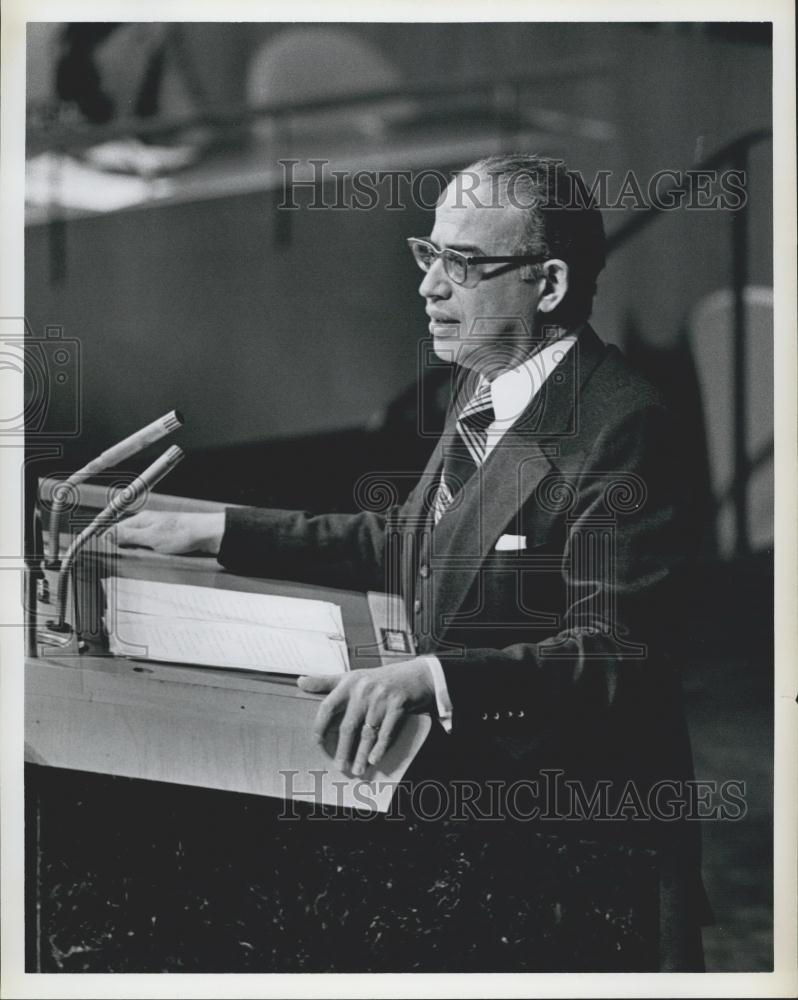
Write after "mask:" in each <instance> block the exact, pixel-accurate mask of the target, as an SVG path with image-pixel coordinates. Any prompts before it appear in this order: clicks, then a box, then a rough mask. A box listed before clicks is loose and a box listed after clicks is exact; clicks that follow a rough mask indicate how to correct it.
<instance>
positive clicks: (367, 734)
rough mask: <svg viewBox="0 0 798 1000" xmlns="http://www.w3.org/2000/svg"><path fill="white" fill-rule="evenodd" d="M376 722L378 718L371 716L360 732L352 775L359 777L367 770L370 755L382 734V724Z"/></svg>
mask: <svg viewBox="0 0 798 1000" xmlns="http://www.w3.org/2000/svg"><path fill="white" fill-rule="evenodd" d="M375 720H376V716H374V717H371V716H369V717H368V718H367V719H366V721H365V722H364V723H363V728H362V729H361V730H360V743H359V744H358V748H357V753H356V754H355V762H354V764H353V765H352V774H355V775H358V776H359V775H361V774H362V773H363V772H364V771H365V770H366V764H367V763H368V756H369V753H370V752H371V749H372V748H373V746H374V744H375V743H376V742H377V738H378V736H379V732H380V723H379V722H378V721H375Z"/></svg>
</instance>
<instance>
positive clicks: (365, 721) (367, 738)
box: [297, 659, 435, 775]
mask: <svg viewBox="0 0 798 1000" xmlns="http://www.w3.org/2000/svg"><path fill="white" fill-rule="evenodd" d="M297 685H298V686H299V687H300V688H302V690H303V691H313V692H321V693H326V692H329V693H328V694H327V697H326V698H325V699H324V701H323V702H322V703H321V705H320V706H319V710H318V712H317V714H316V721H315V723H314V726H313V733H314V735H315V737H316V739H317V740H318V741H319V743H323V742H324V736H325V733H326V732H327V730H328V728H329V727H330V724H331V723H332V721H333V720H334V719H336V718H340V723H339V726H338V748H337V750H336V752H335V763H336V765H337V766H338V767H339V768H340V769H341V770H342V771H344V770H346V768H347V767H348V766H349V763H350V761H354V763H353V764H352V773H353V774H355V775H361V774H363V772H364V771H365V770H366V764H367V763H368V764H377V763H379V761H380V760H381V759H382V757H383V755H384V754H385V751H386V750H387V749H388V747H389V746H390V745H391V743H392V742H393V739H394V737H395V736H396V734H397V732H398V730H399V726H400V724H401V722H402V720H403V719H404V717H405V716H406V715H409V714H410V713H411V712H424V711H426V710H427V709H430V708H432V707H433V706H434V704H435V688H434V686H433V683H432V675H431V674H430V669H429V667H428V666H427V664H426V663H425V661H424V660H420V659H416V660H405V661H403V662H401V663H391V664H388V666H385V667H375V668H374V669H373V670H354V671H352V672H351V673H348V674H343V675H342V674H325V675H323V676H321V677H300V678H299V679H298V680H297Z"/></svg>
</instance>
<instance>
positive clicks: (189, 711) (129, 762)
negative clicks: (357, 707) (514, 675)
mask: <svg viewBox="0 0 798 1000" xmlns="http://www.w3.org/2000/svg"><path fill="white" fill-rule="evenodd" d="M44 489H45V493H46V484H45V487H44ZM102 494H103V491H102V490H101V489H100V488H98V487H91V486H88V487H87V486H83V487H82V488H81V506H85V507H88V508H90V509H91V508H93V507H97V508H99V507H102V506H103V505H104V503H105V502H106V501H105V499H104V498H103V496H102ZM175 507H182V508H183V509H191V510H195V511H210V510H219V509H220V508H221V505H220V504H213V503H208V502H204V501H188V500H183V499H178V498H173V497H168V496H159V495H158V494H153V496H152V497H151V498H150V500H149V501H148V508H149V509H174V508H175ZM109 575H115V576H123V577H128V578H133V579H137V580H157V581H160V582H163V583H177V584H192V585H195V586H203V587H216V588H221V589H226V590H238V591H248V592H252V593H261V594H278V595H281V596H286V597H299V598H310V599H315V600H323V601H329V602H331V603H333V604H337V605H338V606H339V607H340V608H341V614H342V618H343V622H344V630H345V633H346V641H347V648H348V654H349V662H350V667H351V669H353V670H358V669H364V668H368V667H375V666H380V665H381V664H384V663H388V662H391V661H397V660H400V659H403V658H404V659H406V658H407V657H408V656H409V655H412V649H413V647H412V635H411V634H410V632H409V630H408V628H407V623H406V620H405V612H404V606H403V603H402V601H401V599H400V598H399V597H397V596H395V595H389V594H377V593H370V594H362V593H357V592H354V591H345V590H337V589H333V588H330V587H318V586H308V585H305V584H298V583H287V582H285V581H279V580H266V579H259V578H254V577H242V576H237V575H235V574H232V573H229V572H227V571H226V570H224V569H223V568H222V567H221V566H220V565H219V563H218V562H217V561H216V560H215V559H213V558H204V557H196V556H164V555H160V554H157V553H154V552H151V551H149V550H145V549H135V550H131V549H116V548H115V547H114V546H113V545H112V544H111V542H110V541H106V542H105V544H104V545H103V546H102V548H101V550H100V551H97V550H96V549H95V550H94V551H93V552H92V553H90V554H88V555H87V557H86V558H85V559H84V560H83V562H82V564H81V567H80V569H79V572H78V574H76V590H77V596H78V601H77V605H78V607H77V611H76V610H75V608H74V607H73V608H72V614H73V617H75V615H77V617H78V619H79V620H80V623H81V626H82V636H83V638H88V639H89V650H88V652H85V653H78V652H77V650H76V649H75V648H74V647H73V648H69V647H67V648H65V649H63V650H57V649H53V650H50V651H49V653H48V654H46V655H44V656H39V657H38V658H28V660H27V661H26V671H25V711H26V727H25V753H26V760H27V761H29V762H31V763H36V764H44V765H47V766H50V767H59V768H67V769H72V770H78V771H89V772H93V773H97V774H107V775H116V776H122V777H128V778H140V779H146V780H150V781H165V782H171V783H176V784H181V785H193V786H200V787H205V788H213V789H217V790H220V791H230V792H244V793H249V794H255V795H271V796H274V797H276V798H283V797H286V796H288V797H290V798H298V799H304V800H307V801H316V802H323V803H325V804H328V805H334V806H338V807H357V808H363V807H364V803H366V802H368V801H373V803H374V808H376V809H378V810H380V811H384V810H385V809H386V808H387V807H388V803H389V801H390V797H391V791H392V785H394V784H395V782H396V781H397V780H398V779H399V778H401V775H402V773H403V772H404V766H403V763H404V761H405V760H406V759H407V758H408V756H409V755H412V753H413V752H414V751H415V750H417V749H418V747H419V746H420V744H421V743H422V742H423V739H424V737H425V736H426V733H427V732H428V731H429V727H430V720H429V717H428V716H423V717H411V718H409V719H408V720H407V721H406V724H405V726H404V729H403V731H402V733H401V734H400V736H399V738H398V739H397V741H396V743H395V744H394V745H393V746H392V747H391V748H390V749H389V750H388V752H387V754H386V755H385V758H384V759H383V761H382V762H381V763H380V765H379V768H378V769H375V768H370V769H369V772H367V773H366V775H365V776H364V779H365V781H364V779H353V778H351V776H347V775H344V774H342V773H341V772H339V771H337V770H336V769H335V768H334V765H333V763H332V753H331V751H332V749H333V747H332V746H330V747H326V748H320V747H318V746H317V745H316V743H315V741H314V740H313V737H312V725H313V720H314V717H315V714H316V710H317V708H318V705H319V702H320V701H321V700H322V696H320V695H315V694H308V693H306V692H303V691H301V690H299V688H297V687H296V683H295V679H294V678H293V677H288V676H280V675H276V674H257V673H253V672H244V671H237V670H229V669H220V668H212V667H192V666H182V665H177V664H164V663H158V662H155V661H151V660H136V659H127V658H117V657H113V656H111V655H110V654H109V653H108V649H107V641H106V640H105V639H104V637H103V633H102V624H101V622H102V611H103V607H102V579H104V578H105V577H107V576H109ZM49 589H50V592H51V593H52V592H53V590H54V587H52V586H51V587H50V588H49ZM49 607H50V606H49V605H47V604H41V605H39V607H38V609H37V613H38V617H39V618H40V619H42V618H45V617H46V615H47V612H48V608H49ZM397 639H401V642H396V640H397ZM392 640H393V641H392ZM391 646H393V647H403V648H404V650H405V651H404V652H400V651H397V649H396V648H394V649H392V648H391ZM364 785H365V787H364ZM355 790H357V792H358V793H359V794H357V795H356V794H355Z"/></svg>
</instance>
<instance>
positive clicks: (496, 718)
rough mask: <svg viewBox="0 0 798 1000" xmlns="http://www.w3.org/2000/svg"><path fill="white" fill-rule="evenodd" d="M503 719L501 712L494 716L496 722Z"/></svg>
mask: <svg viewBox="0 0 798 1000" xmlns="http://www.w3.org/2000/svg"><path fill="white" fill-rule="evenodd" d="M501 717H502V714H501V712H495V713H494V715H493V718H494V719H495V720H496V722H498V721H499V719H500V718H501Z"/></svg>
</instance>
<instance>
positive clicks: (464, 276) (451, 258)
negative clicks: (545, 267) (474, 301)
mask: <svg viewBox="0 0 798 1000" xmlns="http://www.w3.org/2000/svg"><path fill="white" fill-rule="evenodd" d="M407 245H408V246H409V247H410V250H411V252H412V254H413V257H414V258H415V261H416V263H417V264H418V266H419V267H420V268H421V270H422V271H429V269H430V268H431V267H432V265H433V264H434V263H435V261H436V260H437V259H438V258H439V257H440V258H441V260H442V261H443V268H444V270H445V271H446V274H447V275H448V276H449V277H450V278H451V279H452V281H453V282H454V283H455V284H456V285H465V284H471V285H476V284H477V283H478V282H479V280H480V278H481V277H487V275H484V276H483V275H481V274H479V272H474V271H472V272H471V273H472V278H471V281H470V282H469V281H468V268H469V265H471V264H539V263H541V261H544V260H546V257H545V256H540V255H533V254H524V255H517V254H516V255H513V256H511V257H471V256H470V255H468V254H464V253H460V251H459V250H439V249H438V248H437V247H436V246H435V245H434V244H432V243H430V242H428V241H427V240H420V239H417V238H416V237H415V236H411V237H410V238H409V239H408V241H407ZM505 270H506V269H505V268H501V269H500V270H499V271H496V272H494V273H495V274H503V273H504V271H505ZM474 275H476V278H474Z"/></svg>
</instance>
